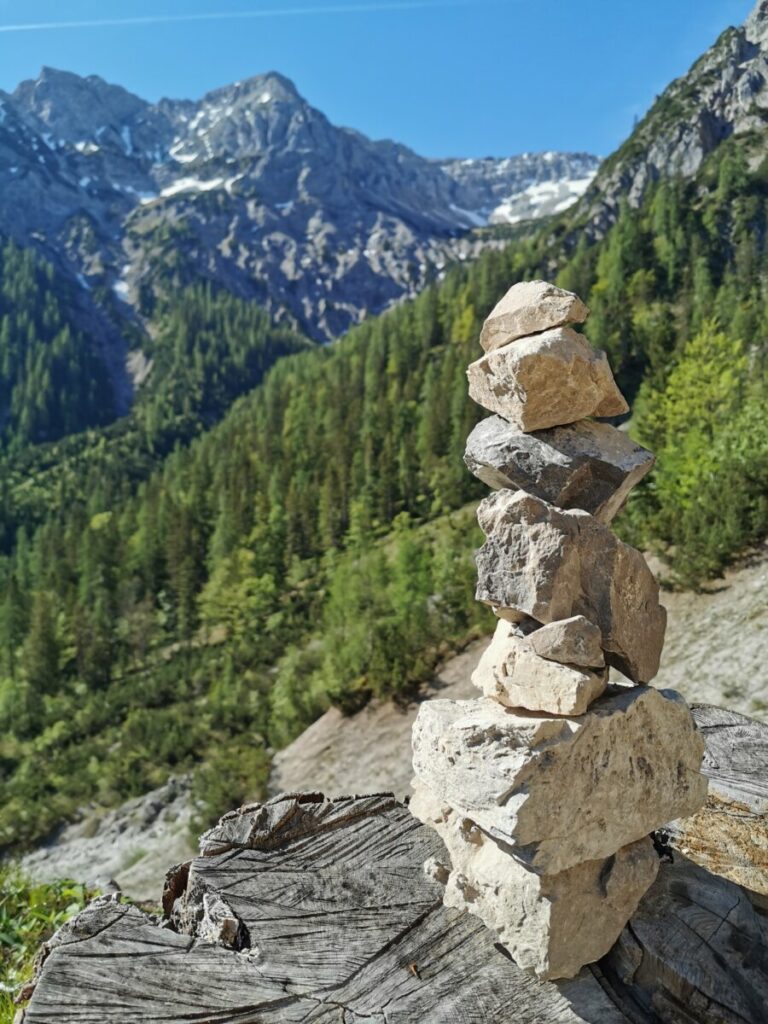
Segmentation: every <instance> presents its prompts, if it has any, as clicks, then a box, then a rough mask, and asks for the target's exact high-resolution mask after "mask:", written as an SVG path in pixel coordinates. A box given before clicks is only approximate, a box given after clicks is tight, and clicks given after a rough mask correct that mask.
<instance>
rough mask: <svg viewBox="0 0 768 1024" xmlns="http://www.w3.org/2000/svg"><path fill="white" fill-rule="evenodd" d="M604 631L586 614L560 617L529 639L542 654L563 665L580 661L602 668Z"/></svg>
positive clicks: (536, 631)
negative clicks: (587, 617)
mask: <svg viewBox="0 0 768 1024" xmlns="http://www.w3.org/2000/svg"><path fill="white" fill-rule="evenodd" d="M602 640H603V637H602V633H601V632H600V630H599V628H598V627H597V626H596V625H595V624H594V622H590V621H589V619H585V618H584V616H583V615H572V616H571V618H570V619H559V620H558V621H557V622H550V623H549V625H547V626H542V627H541V629H537V630H535V631H534V632H533V633H531V634H530V638H529V643H530V645H531V647H532V648H533V649H534V651H535V652H536V653H537V654H538V655H539V657H541V658H547V659H548V660H549V661H559V662H561V663H562V664H563V665H581V666H584V667H585V668H602V667H603V665H605V655H604V654H603V648H602Z"/></svg>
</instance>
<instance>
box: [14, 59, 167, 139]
mask: <svg viewBox="0 0 768 1024" xmlns="http://www.w3.org/2000/svg"><path fill="white" fill-rule="evenodd" d="M12 98H13V100H14V102H15V104H16V106H17V109H18V110H19V111H20V113H21V114H22V115H23V116H25V117H27V118H31V119H32V120H33V121H35V122H37V124H38V126H39V127H41V128H43V129H45V130H47V131H48V132H49V133H51V134H52V135H54V136H55V137H56V138H61V139H62V140H67V141H75V140H78V141H82V140H90V141H94V142H96V141H97V140H98V139H100V137H101V136H102V135H103V134H104V132H105V131H107V130H108V129H109V128H113V129H114V128H117V129H118V130H119V128H120V127H122V126H124V125H126V124H128V123H130V122H131V121H133V120H135V119H136V118H137V117H138V116H140V115H141V114H143V113H144V112H145V111H146V110H147V109H148V108H149V104H148V103H147V102H146V101H145V100H142V99H139V97H138V96H134V95H133V94H132V93H130V92H128V90H127V89H123V88H122V86H119V85H111V84H110V83H108V82H105V81H104V79H103V78H99V76H98V75H89V76H88V77H87V78H81V77H80V76H79V75H75V74H72V73H71V72H69V71H58V70H57V69H55V68H49V67H43V69H42V70H41V72H40V75H39V76H38V78H36V79H33V80H27V81H25V82H22V83H21V84H20V85H19V86H18V87H17V88H16V89H15V91H14V92H13V94H12Z"/></svg>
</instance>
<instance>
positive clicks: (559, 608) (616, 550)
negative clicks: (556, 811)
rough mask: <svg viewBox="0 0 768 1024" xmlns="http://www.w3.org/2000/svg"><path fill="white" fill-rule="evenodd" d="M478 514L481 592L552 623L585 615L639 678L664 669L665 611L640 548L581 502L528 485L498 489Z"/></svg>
mask: <svg viewBox="0 0 768 1024" xmlns="http://www.w3.org/2000/svg"><path fill="white" fill-rule="evenodd" d="M477 518H478V522H479V523H480V526H481V527H482V529H483V532H484V533H485V535H486V538H487V539H486V542H485V544H483V546H482V547H481V548H480V550H479V551H478V552H477V556H476V557H477V569H478V585H477V598H478V600H479V601H485V603H486V604H490V605H492V606H493V607H494V609H496V610H497V614H498V615H499V616H500V617H502V618H508V617H509V618H512V619H515V618H518V617H519V615H520V613H523V614H525V615H530V616H531V617H532V618H534V619H537V620H538V621H539V622H543V623H550V622H554V621H556V620H557V619H567V618H570V617H571V616H572V615H583V616H584V617H585V618H587V619H589V621H590V622H593V623H595V625H596V626H597V627H598V628H599V629H600V630H601V632H602V636H603V639H602V644H603V649H604V651H605V656H606V661H607V662H608V664H609V665H613V666H615V667H616V668H618V669H619V671H621V672H623V673H624V674H625V675H626V676H628V677H629V678H630V679H632V680H634V681H635V682H641V683H647V682H649V681H650V680H651V679H653V677H654V676H655V675H656V673H657V672H658V670H659V660H660V658H661V649H662V646H663V643H664V630H665V628H666V620H667V616H666V611H665V609H664V608H663V607H662V605H660V604H659V585H658V583H657V582H656V580H655V579H654V576H653V573H652V572H651V570H650V569H649V568H648V565H647V564H646V561H645V559H644V558H643V556H642V554H641V553H640V552H639V551H637V550H636V549H635V548H631V547H629V545H628V544H624V543H623V542H622V541H620V540H618V539H617V538H616V537H614V535H613V534H612V533H611V531H610V530H609V529H608V527H607V526H604V525H603V524H602V523H600V522H598V520H597V519H595V518H594V516H591V515H589V514H588V513H586V512H582V511H581V510H580V509H574V510H572V511H563V510H561V509H558V508H555V507H554V505H550V504H548V503H547V502H546V501H542V500H541V499H540V498H535V497H533V496H532V495H530V494H526V493H525V492H524V491H508V490H506V491H496V492H495V493H494V494H491V495H490V496H489V497H487V498H486V499H485V501H482V502H481V503H480V506H479V508H478V510H477Z"/></svg>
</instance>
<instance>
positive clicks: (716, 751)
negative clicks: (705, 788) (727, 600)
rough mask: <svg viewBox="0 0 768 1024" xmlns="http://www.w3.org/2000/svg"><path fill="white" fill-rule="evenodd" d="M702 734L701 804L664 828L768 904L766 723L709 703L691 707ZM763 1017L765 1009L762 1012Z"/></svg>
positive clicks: (696, 857)
mask: <svg viewBox="0 0 768 1024" xmlns="http://www.w3.org/2000/svg"><path fill="white" fill-rule="evenodd" d="M691 710H692V712H693V716H694V718H695V719H696V724H697V725H698V727H699V729H700V730H701V733H702V735H703V736H704V741H705V744H706V753H705V755H704V763H703V765H702V772H703V773H704V774H705V775H706V776H707V778H708V779H709V796H708V798H707V803H706V806H705V807H703V808H702V810H700V811H699V812H698V814H695V815H694V816H693V817H691V818H687V819H685V820H684V821H678V822H674V823H673V824H672V825H670V826H669V828H668V829H667V832H668V835H669V839H670V841H671V843H672V845H673V846H674V847H675V848H676V849H678V850H680V851H681V852H683V853H684V854H686V855H687V856H688V857H689V858H690V859H691V860H693V861H695V862H696V863H697V864H701V865H702V866H703V867H705V868H707V869H709V870H710V871H713V872H714V873H715V874H718V875H722V876H723V877H725V878H730V879H731V880H732V881H734V882H738V883H739V885H743V886H744V887H745V888H747V889H749V890H751V891H752V892H753V893H754V894H755V895H756V896H757V897H758V902H760V903H761V905H763V906H766V905H768V725H764V724H763V723H762V722H756V721H755V720H754V719H752V718H745V717H744V715H739V714H736V712H734V711H726V710H724V709H723V708H718V707H713V706H711V705H709V704H698V705H694V706H693V708H692V709H691ZM766 1019H768V1011H767V1012H766Z"/></svg>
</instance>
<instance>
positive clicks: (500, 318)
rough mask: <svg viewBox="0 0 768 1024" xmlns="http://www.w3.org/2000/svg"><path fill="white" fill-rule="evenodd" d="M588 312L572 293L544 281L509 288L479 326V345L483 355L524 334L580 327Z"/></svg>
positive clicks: (521, 283) (525, 282)
mask: <svg viewBox="0 0 768 1024" xmlns="http://www.w3.org/2000/svg"><path fill="white" fill-rule="evenodd" d="M588 316H589V310H588V309H587V307H586V306H585V305H584V303H583V302H582V301H581V299H580V298H579V297H578V295H574V293H573V292H567V291H565V290H564V289H563V288H558V287H557V286H556V285H554V284H549V283H548V282H547V281H521V282H520V283H519V284H513V285H512V287H511V288H510V289H509V291H508V292H507V294H506V295H505V296H504V298H503V299H501V300H500V301H499V302H498V303H497V304H496V307H495V308H494V310H493V312H492V313H491V315H490V316H489V317H488V319H487V320H486V321H485V323H484V324H483V329H482V332H481V333H480V344H481V345H482V346H483V348H484V349H485V351H486V352H491V351H492V350H493V349H496V348H501V347H502V346H503V345H508V344H509V343H510V342H511V341H516V340H517V339H518V338H524V337H525V336H526V335H528V334H538V333H539V332H540V331H547V330H549V329H550V328H551V327H562V326H563V324H568V323H577V324H583V323H584V321H585V320H586V319H587V317H588Z"/></svg>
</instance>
